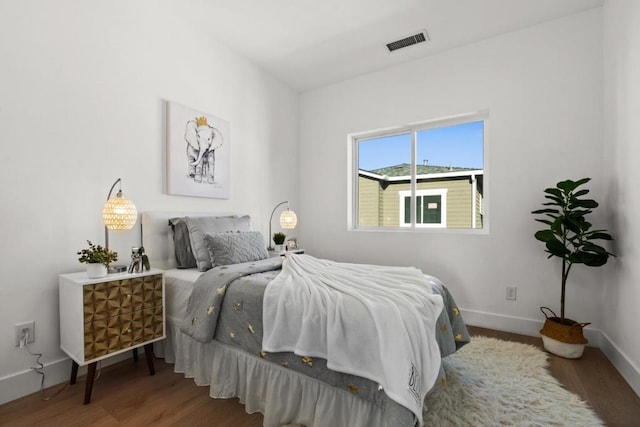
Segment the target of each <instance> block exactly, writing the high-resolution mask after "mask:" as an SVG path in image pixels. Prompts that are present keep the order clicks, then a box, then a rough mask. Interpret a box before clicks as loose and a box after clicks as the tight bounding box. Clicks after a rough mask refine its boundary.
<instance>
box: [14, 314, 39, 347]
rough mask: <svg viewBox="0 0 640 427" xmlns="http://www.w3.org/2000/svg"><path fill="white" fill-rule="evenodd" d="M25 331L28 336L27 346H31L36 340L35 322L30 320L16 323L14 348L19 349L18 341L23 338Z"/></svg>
mask: <svg viewBox="0 0 640 427" xmlns="http://www.w3.org/2000/svg"><path fill="white" fill-rule="evenodd" d="M25 330H27V333H28V334H29V336H28V339H27V344H31V343H32V342H34V341H35V340H36V322H35V320H31V321H30V322H24V323H16V347H20V340H21V339H22V337H23V336H24V333H25V332H24V331H25Z"/></svg>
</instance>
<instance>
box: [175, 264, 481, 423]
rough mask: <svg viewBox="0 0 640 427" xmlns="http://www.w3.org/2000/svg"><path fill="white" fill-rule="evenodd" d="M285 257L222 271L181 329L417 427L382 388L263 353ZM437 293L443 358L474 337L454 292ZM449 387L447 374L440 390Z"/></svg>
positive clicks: (203, 281) (202, 287)
mask: <svg viewBox="0 0 640 427" xmlns="http://www.w3.org/2000/svg"><path fill="white" fill-rule="evenodd" d="M281 266H282V259H281V258H279V257H278V258H269V259H266V260H262V261H256V262H249V263H243V264H234V265H229V266H218V267H215V268H213V269H211V270H209V271H207V272H205V273H204V274H203V275H202V276H200V278H199V279H198V280H197V281H196V283H195V284H194V289H193V292H192V294H191V297H190V299H189V304H188V306H187V313H186V315H185V318H184V319H183V322H182V325H181V330H182V332H184V333H185V334H187V335H189V336H191V337H193V338H194V339H196V340H198V341H200V342H209V341H211V340H213V339H216V340H218V341H221V342H224V343H226V344H230V345H233V346H236V347H240V348H242V349H243V350H244V351H246V352H248V353H251V354H254V355H256V356H258V357H261V358H264V359H265V360H268V361H270V362H273V363H277V364H279V365H282V366H284V367H287V368H290V369H293V370H296V371H299V372H301V373H303V374H305V375H308V376H311V377H313V378H316V379H319V380H321V381H323V382H326V383H328V384H331V385H332V386H334V387H338V388H342V389H346V390H349V391H350V392H351V393H353V394H355V395H358V396H359V397H360V398H363V399H366V400H368V401H371V402H373V403H374V404H376V405H378V406H380V407H382V408H384V409H385V411H384V413H385V415H386V416H387V417H388V418H389V423H387V424H388V425H395V426H413V425H414V424H415V420H414V417H413V414H412V413H411V412H410V411H409V410H408V409H406V408H404V407H402V406H400V405H398V404H397V403H396V402H394V401H393V400H391V399H389V398H388V397H387V395H386V394H385V393H384V392H382V391H381V390H380V388H379V387H378V384H376V383H374V382H372V381H370V380H368V379H365V378H362V377H357V376H354V375H349V374H343V373H340V372H336V371H332V370H330V369H328V368H327V363H326V361H325V360H324V359H320V358H311V357H304V356H298V355H295V354H293V353H266V352H264V351H263V350H262V301H263V295H264V291H265V289H266V286H267V284H268V283H269V282H270V281H271V280H273V279H274V278H275V277H276V275H278V274H279V272H280V268H281ZM432 283H433V291H434V293H438V294H440V295H441V296H442V298H443V300H444V309H443V310H442V313H441V314H440V317H439V318H438V322H437V326H436V327H437V341H438V345H439V347H440V353H441V355H442V357H445V356H447V355H449V354H452V353H454V352H455V351H456V350H458V349H459V348H461V347H462V346H463V345H465V344H466V343H468V342H469V334H468V332H467V329H466V326H465V325H464V322H463V320H462V317H461V316H460V311H459V310H458V308H457V306H456V304H455V301H454V299H453V297H452V296H451V294H450V293H449V291H448V290H447V289H446V287H444V286H443V285H442V284H441V283H439V282H438V281H437V280H436V279H434V280H432ZM442 383H444V371H443V370H442V369H440V377H439V378H438V381H437V382H436V385H435V386H434V387H438V386H439V385H440V384H442Z"/></svg>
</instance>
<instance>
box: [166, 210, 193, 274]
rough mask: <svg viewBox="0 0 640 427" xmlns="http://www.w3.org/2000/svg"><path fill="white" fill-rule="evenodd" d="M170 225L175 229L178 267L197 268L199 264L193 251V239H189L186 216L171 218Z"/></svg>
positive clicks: (174, 242)
mask: <svg viewBox="0 0 640 427" xmlns="http://www.w3.org/2000/svg"><path fill="white" fill-rule="evenodd" d="M169 225H171V229H172V230H173V247H174V248H175V254H176V264H177V266H178V268H196V267H197V266H198V265H197V264H196V259H195V258H194V257H193V252H191V240H190V239H189V228H188V227H187V222H186V218H185V217H181V218H171V219H170V220H169Z"/></svg>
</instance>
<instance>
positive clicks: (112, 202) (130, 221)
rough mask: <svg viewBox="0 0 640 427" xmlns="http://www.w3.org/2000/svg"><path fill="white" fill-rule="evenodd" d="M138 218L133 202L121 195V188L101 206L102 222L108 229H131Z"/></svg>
mask: <svg viewBox="0 0 640 427" xmlns="http://www.w3.org/2000/svg"><path fill="white" fill-rule="evenodd" d="M137 220H138V210H137V209H136V206H135V205H134V204H133V202H132V201H131V200H129V199H125V198H124V197H123V196H122V190H120V191H118V194H117V195H116V197H112V198H110V199H109V200H107V202H106V203H105V204H104V207H103V208H102V222H104V225H105V226H106V227H107V228H108V229H109V230H131V229H132V228H133V226H134V225H135V223H136V221H137Z"/></svg>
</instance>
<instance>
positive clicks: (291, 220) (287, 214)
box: [280, 208, 298, 229]
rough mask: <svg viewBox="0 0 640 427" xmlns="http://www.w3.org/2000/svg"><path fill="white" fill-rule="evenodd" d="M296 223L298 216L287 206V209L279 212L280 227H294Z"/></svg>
mask: <svg viewBox="0 0 640 427" xmlns="http://www.w3.org/2000/svg"><path fill="white" fill-rule="evenodd" d="M297 223H298V217H297V216H296V213H295V212H294V211H292V210H291V209H289V208H287V210H284V211H282V213H281V214H280V227H282V228H285V229H291V228H296V224H297Z"/></svg>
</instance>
